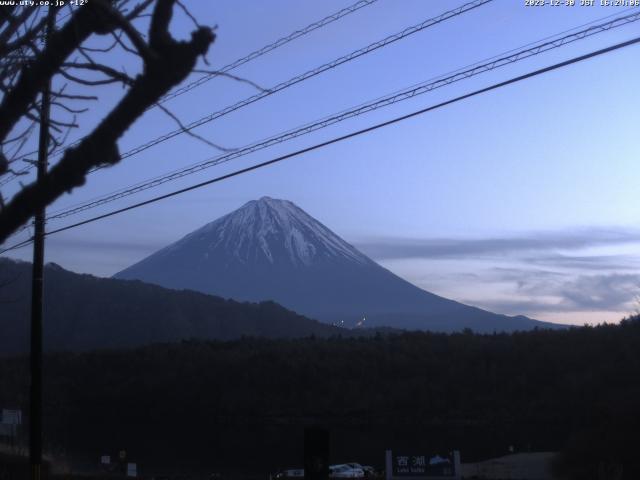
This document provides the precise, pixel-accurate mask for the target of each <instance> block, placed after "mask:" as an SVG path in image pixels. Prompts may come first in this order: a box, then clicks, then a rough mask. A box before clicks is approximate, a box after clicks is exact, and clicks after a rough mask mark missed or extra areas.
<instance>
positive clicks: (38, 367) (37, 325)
mask: <svg viewBox="0 0 640 480" xmlns="http://www.w3.org/2000/svg"><path fill="white" fill-rule="evenodd" d="M47 15H48V18H47V20H48V21H47V29H46V33H45V48H46V46H48V44H49V37H50V35H51V32H52V31H53V28H54V26H55V18H56V16H55V10H54V7H49V10H48V12H47ZM50 110H51V78H50V77H49V79H48V80H47V82H46V83H45V85H44V87H43V88H42V102H41V108H40V132H39V138H38V164H37V165H38V177H37V182H41V181H42V179H43V178H44V176H45V174H46V172H47V163H48V151H49V115H50ZM44 219H45V208H44V207H42V208H41V209H39V210H38V212H37V213H36V214H35V217H34V234H33V275H32V281H31V357H30V370H31V389H30V392H29V393H30V399H29V400H30V404H29V410H30V412H29V463H30V465H31V480H41V473H42V294H43V286H44V285H43V284H44Z"/></svg>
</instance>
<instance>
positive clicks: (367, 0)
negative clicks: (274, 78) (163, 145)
mask: <svg viewBox="0 0 640 480" xmlns="http://www.w3.org/2000/svg"><path fill="white" fill-rule="evenodd" d="M377 1H378V0H360V1H359V2H356V3H354V4H353V5H351V6H349V7H347V8H343V9H342V10H340V11H338V12H336V13H334V14H332V15H328V16H326V17H324V18H323V19H322V20H318V21H317V22H313V23H311V24H309V25H307V26H306V27H304V28H302V29H300V30H296V31H295V32H293V33H291V34H289V35H287V36H286V37H282V38H280V39H278V40H276V41H275V42H273V43H270V44H269V45H266V46H264V47H262V48H260V49H258V50H256V51H254V52H251V53H250V54H248V55H246V56H244V57H242V58H239V59H238V60H235V61H234V62H231V63H229V64H228V65H225V66H224V67H222V68H221V69H220V70H218V71H217V72H212V73H210V74H209V75H206V76H204V77H201V78H199V79H198V80H195V81H194V82H191V83H189V84H187V85H185V86H183V87H180V88H178V89H177V90H175V91H174V92H170V93H168V94H166V95H165V96H164V97H162V98H161V99H160V100H159V101H158V103H164V102H166V101H168V100H171V99H173V98H176V97H179V96H180V95H182V94H184V93H187V92H189V91H191V90H193V89H194V88H196V87H199V86H200V85H203V84H204V83H206V82H208V81H209V80H211V79H213V78H215V77H217V76H219V75H221V74H224V73H226V72H229V71H231V70H234V69H235V68H238V67H239V66H241V65H244V64H245V63H247V62H250V61H251V60H254V59H256V58H258V57H261V56H262V55H265V54H266V53H269V52H271V51H272V50H275V49H276V48H279V47H281V46H283V45H286V44H287V43H289V42H291V41H293V40H295V39H297V38H300V37H302V36H304V35H306V34H308V33H310V32H313V31H314V30H317V29H318V28H321V27H324V26H325V25H329V24H330V23H333V22H335V21H336V20H339V19H340V18H342V17H344V16H346V15H349V14H351V13H353V12H355V11H357V10H360V9H361V8H363V7H367V6H369V5H371V4H372V3H374V2H377Z"/></svg>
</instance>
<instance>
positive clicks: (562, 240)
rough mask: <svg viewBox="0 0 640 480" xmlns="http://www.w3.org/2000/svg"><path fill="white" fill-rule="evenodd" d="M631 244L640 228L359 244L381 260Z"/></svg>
mask: <svg viewBox="0 0 640 480" xmlns="http://www.w3.org/2000/svg"><path fill="white" fill-rule="evenodd" d="M631 243H640V231H638V230H635V229H622V228H610V229H595V228H583V229H575V230H568V231H559V232H532V233H530V234H527V235H520V236H514V237H502V238H500V237H492V238H478V239H459V238H435V239H433V238H432V239H407V238H397V237H395V238H394V237H388V238H376V239H370V240H365V241H362V242H358V243H357V247H358V248H360V249H361V250H362V251H364V252H365V253H367V254H368V255H370V256H372V257H373V258H376V259H379V260H389V259H402V258H425V259H455V258H460V259H462V258H469V257H479V256H484V257H490V256H495V255H505V254H525V253H531V252H549V251H558V250H579V249H584V248H589V247H599V246H611V245H623V244H631ZM534 260H535V259H534Z"/></svg>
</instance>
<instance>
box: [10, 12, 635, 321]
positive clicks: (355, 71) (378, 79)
mask: <svg viewBox="0 0 640 480" xmlns="http://www.w3.org/2000/svg"><path fill="white" fill-rule="evenodd" d="M351 3H353V2H350V1H334V0H325V1H322V2H311V1H307V2H300V1H294V0H287V1H285V0H278V1H270V2H263V1H258V0H256V1H244V0H218V1H216V2H200V1H187V2H186V4H188V5H189V6H190V8H191V9H192V11H193V13H194V14H195V16H196V17H197V18H198V21H199V22H200V23H203V24H209V25H214V24H215V25H218V29H217V34H218V38H217V40H216V43H215V44H214V45H213V47H212V49H211V50H210V53H209V56H208V59H209V62H210V67H207V68H212V69H216V68H218V67H221V66H223V65H225V64H227V63H229V62H230V61H233V60H235V59H236V58H239V57H241V56H243V55H245V54H247V53H249V52H251V51H253V50H256V49H257V48H260V47H261V46H263V45H265V44H267V43H270V42H271V41H273V40H276V39H277V38H280V37H282V36H284V35H286V34H288V33H290V32H292V31H294V30H296V29H298V28H301V27H304V26H306V25H307V24H309V23H311V22H313V21H316V20H318V19H320V18H322V17H324V16H326V15H328V14H330V13H333V12H335V11H337V10H339V9H341V8H344V7H346V6H347V5H350V4H351ZM462 3H464V2H462V1H460V2H458V1H453V0H446V1H445V0H432V1H423V0H403V1H402V2H397V1H392V0H379V1H378V2H376V3H375V4H373V5H371V6H369V7H367V8H363V9H362V10H360V11H359V12H357V13H354V14H352V15H349V16H348V17H346V18H344V19H341V20H339V21H337V22H334V23H333V24H331V25H329V26H327V27H325V28H322V29H319V30H318V31H316V32H314V33H312V34H310V35H308V36H305V37H303V38H301V39H298V40H296V41H294V42H292V43H290V44H288V45H286V46H285V47H282V48H280V49H278V50H276V51H274V52H271V53H269V54H267V55H265V56H264V57H261V58H259V59H257V60H255V61H253V62H251V63H249V64H247V65H244V66H242V67H241V68H239V69H238V70H236V71H234V73H235V74H237V75H240V76H242V77H245V78H248V79H251V80H252V81H255V82H256V83H258V84H260V85H262V86H264V87H267V88H268V87H270V86H273V85H275V84H277V83H279V82H281V81H283V80H287V79H288V78H290V77H292V76H294V75H296V74H299V73H302V72H304V71H307V70H309V69H311V68H314V67H316V66H318V65H320V64H322V63H325V62H328V61H331V60H333V59H335V58H337V57H339V56H341V55H344V54H346V53H349V52H350V51H352V50H355V49H357V48H360V47H362V46H364V45H366V44H368V43H371V42H373V41H376V40H379V39H381V38H384V37H386V36H387V35H390V34H393V33H396V32H397V31H400V30H402V29H403V28H405V27H406V26H409V25H413V24H416V23H419V22H421V21H423V20H425V19H427V18H429V17H432V16H435V15H438V14H440V13H442V12H444V11H445V10H449V9H451V8H454V7H457V6H459V5H461V4H462ZM578 3H579V2H578ZM625 12H626V10H625V9H624V8H621V7H600V6H594V7H582V6H580V5H576V6H574V7H564V6H563V7H552V6H545V7H525V6H524V1H519V0H517V1H516V0H495V1H494V2H491V3H489V4H487V5H485V6H482V7H480V8H477V9H476V10H474V11H471V12H469V13H466V14H464V15H462V16H460V17H458V18H455V19H452V20H449V21H447V22H444V23H442V24H440V25H437V26H434V27H432V28H429V29H427V30H425V31H423V32H420V33H417V34H415V35H413V36H411V37H409V38H406V39H404V40H401V41H399V42H396V43H395V44H393V45H390V46H388V47H385V48H383V49H381V50H379V51H376V52H373V53H371V54H369V55H367V56H365V57H363V58H360V59H357V60H355V61H353V62H350V63H349V64H346V65H342V66H340V67H338V68H336V69H334V70H332V71H330V72H327V73H324V74H322V75H320V76H318V77H316V78H313V79H311V80H308V81H305V82H303V83H301V84H299V85H297V86H294V87H292V88H290V89H288V90H286V91H283V92H280V93H278V94H275V95H273V96H271V97H269V98H267V99H265V100H262V101H260V102H257V103H255V104H253V105H251V106H249V107H247V108H244V109H242V110H240V111H238V112H234V113H232V114H230V115H228V116H226V117H225V118H222V119H220V120H218V121H216V122H213V123H211V124H208V125H205V126H203V127H201V128H199V129H198V130H197V133H199V134H201V135H203V136H205V137H206V138H208V139H210V140H211V141H214V142H216V143H219V144H221V145H224V146H225V147H230V148H233V147H240V146H243V145H245V144H248V143H251V142H253V141H255V140H258V139H262V138H264V137H267V136H270V135H273V134H276V133H278V132H281V131H284V130H287V129H290V128H293V127H296V126H298V125H301V124H304V123H306V122H309V121H313V120H316V119H318V118H321V117H323V116H326V115H329V114H332V113H335V112H338V111H341V110H344V109H346V108H349V107H351V106H355V105H357V104H360V103H362V102H365V101H368V100H371V99H374V98H377V97H379V96H382V95H385V94H388V93H391V92H393V91H396V90H399V89H401V88H404V87H407V86H409V85H412V84H415V83H418V82H422V81H425V80H427V79H430V78H432V77H435V76H439V75H441V74H444V73H447V72H450V71H452V70H455V69H458V68H460V67H464V66H466V65H469V64H472V63H475V62H477V61H480V60H483V59H486V58H488V57H492V56H494V55H497V54H500V53H502V52H505V51H508V50H511V49H514V48H517V47H520V46H523V45H525V44H528V43H530V42H534V41H537V40H540V39H542V38H545V37H548V36H550V35H555V34H557V33H559V32H562V31H565V30H568V29H572V28H574V27H577V26H579V25H583V24H585V23H588V22H591V21H594V20H596V19H599V18H602V17H605V16H609V15H616V14H618V15H622V14H623V13H625ZM626 13H628V12H626ZM612 18H613V17H612ZM639 25H640V22H638V23H634V24H631V25H628V26H626V27H622V28H619V29H616V30H615V31H611V32H607V33H604V34H600V35H597V36H594V37H592V38H590V39H587V40H584V41H581V42H577V43H576V44H573V45H569V46H566V47H563V48H561V49H558V50H556V51H553V52H549V53H546V54H544V55H540V56H538V57H534V58H531V59H528V60H525V61H522V62H519V63H518V64H514V65H511V66H508V67H505V68H501V69H499V70H497V71H494V72H491V73H487V74H483V75H479V76H477V77H474V78H472V79H469V80H465V81H462V82H459V83H457V84H454V85H451V86H448V87H445V88H442V89H439V90H436V91H433V92H431V93H429V94H426V95H423V96H421V97H417V98H415V99H412V100H410V101H407V102H403V103H401V104H398V105H395V106H392V107H390V108H386V109H382V110H379V111H376V112H373V113H371V114H368V115H364V116H362V117H359V118H357V119H353V120H349V121H347V122H344V123H341V124H339V125H335V126H332V127H329V128H327V129H325V130H322V131H320V132H316V133H314V134H311V135H308V136H305V137H303V138H301V139H298V140H295V141H292V142H288V143H286V144H284V145H280V146H277V147H274V148H270V149H268V150H264V151H262V152H259V153H255V154H252V155H250V156H247V157H243V158H242V159H238V160H234V161H233V162H230V163H229V164H226V165H221V166H218V167H214V168H211V169H209V170H205V171H204V172H202V173H199V174H196V175H192V176H189V177H186V178H184V179H182V180H180V181H177V182H172V183H170V184H169V185H166V186H164V187H161V188H158V189H156V190H151V191H149V192H146V193H144V194H141V195H136V196H132V197H129V198H127V199H126V200H123V201H120V202H114V203H111V204H109V205H108V206H107V207H103V208H98V209H95V210H92V211H91V212H88V213H87V214H86V215H85V216H84V217H83V216H82V215H79V216H77V217H73V219H74V220H81V219H82V218H86V217H89V216H93V215H95V214H98V213H103V212H106V211H108V210H110V209H112V208H115V207H120V206H125V205H128V204H129V203H131V202H133V201H139V200H142V199H145V198H149V197H150V196H152V195H156V194H159V193H163V192H166V191H169V190H173V189H175V188H179V187H181V186H186V185H189V184H192V183H197V182H199V181H203V180H205V179H208V178H211V177H213V176H217V175H220V174H222V173H226V172H229V171H231V170H235V169H237V168H240V167H244V166H248V165H251V164H254V163H257V162H260V161H264V160H267V159H269V158H272V157H274V156H276V155H279V154H283V153H286V152H289V151H292V150H295V149H297V148H301V147H304V146H307V145H311V144H313V143H316V142H319V141H322V140H326V139H328V138H331V137H333V136H337V135H340V134H344V133H347V132H349V131H352V130H356V129H358V128H363V127H366V126H368V125H371V124H373V123H376V122H379V121H383V120H386V119H389V118H391V117H393V116H396V115H400V114H403V113H407V112H410V111H413V110H417V109H419V108H424V107H425V106H428V105H431V104H434V103H438V102H439V101H443V100H446V99H448V98H452V97H454V96H456V95H460V94H463V93H466V92H469V91H471V90H475V89H477V88H481V87H484V86H487V85H489V84H491V83H494V82H496V81H500V80H503V79H506V78H510V77H512V76H516V75H518V74H522V73H524V72H527V71H530V70H534V69H536V68H540V67H542V66H545V65H548V64H551V63H554V62H557V61H561V60H564V59H567V58H570V57H573V56H576V55H580V54H583V53H586V52H589V51H591V50H595V49H597V48H601V47H604V46H608V45H611V44H614V43H616V42H619V41H622V40H626V39H629V38H631V37H633V36H635V35H637V34H638V32H640V28H638V26H639ZM192 28H193V25H192V24H191V23H190V21H189V20H188V19H187V18H186V17H184V16H183V15H180V14H179V13H176V18H175V20H174V31H175V32H176V34H178V35H187V33H188V31H190V30H191V29H192ZM639 53H640V47H638V46H636V47H630V48H628V49H625V50H622V51H618V52H614V53H612V54H609V55H606V56H603V57H600V58H596V59H592V60H589V61H587V62H585V63H581V64H578V65H573V66H570V67H568V68H565V69H562V70H560V71H557V72H552V73H549V74H546V75H543V76H540V77H536V78H534V79H530V80H527V81H525V82H522V83H519V84H516V85H511V86H508V87H505V88H502V89H499V90H497V91H493V92H490V93H487V94H485V95H482V96H480V97H475V98H473V99H469V100H466V101H464V102H460V103H457V104H454V105H451V106H449V107H446V108H444V109H441V110H438V111H434V112H431V113H429V114H427V115H424V116H421V117H419V118H415V119H411V120H408V121H406V122H403V123H401V124H397V125H394V126H391V127H388V128H385V129H383V130H380V131H377V132H374V133H372V134H369V135H366V136H363V137H359V138H357V139H353V140H350V141H347V142H343V143H341V144H338V145H333V146H330V147H328V148H325V149H322V150H319V151H316V152H313V153H310V154H307V155H304V156H302V157H298V158H296V159H292V160H289V161H287V162H285V163H283V164H279V165H277V166H273V167H269V168H266V169H262V170H260V171H256V172H253V173H250V174H247V175H243V176H241V177H237V178H235V179H232V180H229V181H226V182H224V183H220V184H217V185H214V186H211V187H208V188H205V189H201V190H198V191H194V192H190V193H188V194H185V195H182V196H180V197H177V198H173V199H172V200H169V201H164V202H160V203H157V204H155V205H152V206H149V207H146V208H143V209H140V210H137V211H132V212H129V213H127V214H124V215H119V216H117V217H113V218H111V219H108V220H105V221H102V222H99V223H95V224H91V225H88V226H85V227H81V228H78V229H74V230H71V231H69V232H65V233H63V234H59V235H56V236H52V237H50V239H49V241H48V244H47V261H54V262H57V263H60V264H61V265H63V266H65V267H67V268H70V269H72V270H75V271H79V272H88V273H93V274H96V275H111V274H113V273H115V272H117V271H119V270H121V269H122V268H124V267H126V266H128V265H130V264H131V263H133V262H135V261H137V260H139V259H141V258H143V257H144V256H146V255H148V254H150V253H152V252H153V251H155V250H156V249H158V248H159V247H161V246H164V245H166V244H168V243H170V242H172V241H174V240H176V239H178V238H181V237H182V236H183V235H184V234H186V233H188V232H190V231H192V230H194V229H196V228H198V227H199V226H201V225H202V224H204V223H207V222H209V221H211V220H213V219H215V218H217V217H219V216H220V215H223V214H225V213H227V212H229V211H230V210H233V209H235V208H237V207H239V206H240V205H242V204H243V203H245V202H246V201H248V200H251V199H255V198H259V197H261V196H263V195H269V196H272V197H276V198H286V199H289V200H292V201H294V202H295V203H296V204H298V205H299V206H300V207H302V208H303V209H305V210H306V211H307V212H308V213H310V214H311V215H313V216H314V217H316V218H318V219H319V220H320V221H322V222H323V223H325V224H326V225H327V226H328V227H329V228H331V229H332V230H334V231H335V232H336V233H338V234H339V235H341V236H342V237H343V238H345V239H346V240H347V241H349V242H351V243H353V244H354V245H356V246H358V247H359V248H361V249H362V250H363V251H364V252H365V253H367V254H369V255H370V256H371V257H372V258H374V259H375V260H377V261H379V262H380V263H381V264H382V265H384V266H385V267H387V268H389V269H391V270H392V271H393V272H395V273H397V274H398V275H400V276H402V277H404V278H406V279H408V280H409V281H411V282H413V283H415V284H416V285H418V286H420V287H422V288H425V289H428V290H430V291H433V292H434V293H437V294H440V295H443V296H446V297H450V298H453V299H456V300H460V301H464V302H467V303H470V304H474V305H478V306H481V307H484V308H488V309H490V310H493V311H496V312H500V313H507V314H526V315H529V316H531V317H534V318H539V319H542V320H551V321H557V322H566V323H576V324H583V323H596V322H601V321H617V320H619V319H620V318H621V317H622V316H624V315H627V314H629V313H631V312H633V311H634V309H635V307H636V303H635V302H636V300H635V299H636V296H637V295H638V293H640V255H639V252H640V221H639V216H638V205H639V202H638V200H639V198H638V196H639V195H638V188H637V183H638V180H637V179H638V178H640V164H639V162H638V156H639V155H638V154H639V153H640V143H639V142H638V128H639V127H640V121H639V120H640V113H639V112H640V96H639V95H638V91H637V81H636V79H637V78H638V74H639V73H640V64H639V63H638V60H637V59H638V54H639ZM122 62H123V64H124V65H125V66H126V67H127V69H128V70H129V71H135V68H136V64H135V62H131V61H130V60H126V59H125V60H122ZM127 62H130V63H127ZM194 78H195V77H194ZM253 93H255V89H253V88H252V87H251V86H249V85H246V84H242V83H238V82H234V81H232V80H230V79H225V78H217V79H215V80H212V81H210V82H208V83H206V84H205V85H204V86H202V87H200V88H198V89H196V90H194V91H193V92H190V93H189V94H186V95H183V96H181V97H179V98H178V99H175V100H172V101H171V102H169V103H168V104H167V106H168V107H170V108H171V110H172V111H173V112H174V113H175V114H177V115H178V116H179V117H180V118H181V119H182V120H183V121H184V122H189V121H192V120H195V119H197V118H200V117H201V116H203V115H206V114H207V113H209V112H212V111H214V110H218V109H220V108H223V107H225V106H227V105H229V104H232V103H235V102H236V101H238V100H240V99H243V98H245V97H247V96H249V95H252V94H253ZM120 95H121V90H120V89H119V88H109V89H105V90H104V91H103V93H102V98H101V101H100V103H99V104H98V105H97V106H95V107H94V108H93V110H92V112H90V113H88V114H86V115H85V117H83V119H82V120H83V123H82V128H81V129H80V130H79V131H77V132H75V133H74V134H72V138H77V137H79V136H81V135H82V133H83V131H87V130H88V129H89V128H90V127H91V125H93V124H95V122H96V121H97V120H99V118H100V114H101V113H102V112H104V111H106V110H105V109H108V108H109V106H111V105H113V102H114V101H115V100H116V99H117V98H118V97H119V96H120ZM174 128H175V124H173V123H172V121H171V119H169V118H168V117H167V116H166V115H164V114H163V113H162V112H159V111H157V110H155V111H151V112H148V113H147V114H145V116H144V117H143V118H142V119H140V121H139V122H138V123H137V124H136V125H135V127H134V128H132V129H131V131H130V132H128V133H127V135H126V137H125V138H123V139H122V142H121V144H120V146H121V150H122V151H126V150H128V149H130V148H132V147H134V146H136V145H138V144H140V143H143V142H145V141H147V140H149V139H151V138H154V137H156V136H158V135H161V134H163V133H165V132H167V131H169V130H172V129H174ZM216 153H217V152H216V151H214V150H213V149H212V148H211V147H210V146H208V145H206V144H204V143H202V142H198V141H196V140H194V139H193V138H189V137H187V136H186V135H182V136H180V137H178V138H176V139H173V140H171V141H168V142H164V143H163V144H161V145H159V146H156V147H154V148H151V149H148V150H146V151H145V152H143V153H141V154H140V155H136V156H134V157H131V158H128V159H126V160H124V161H123V162H122V164H120V165H118V166H116V167H114V168H111V169H105V170H102V171H100V172H99V173H97V174H95V175H92V176H91V177H90V178H89V180H88V182H87V184H86V185H85V186H84V187H83V188H81V189H78V190H77V191H74V192H73V193H72V194H70V195H68V196H66V197H64V198H62V199H60V200H59V201H58V202H57V203H56V204H55V205H54V206H52V208H51V210H52V211H53V210H56V209H60V208H64V207H67V206H69V205H72V204H75V203H78V202H82V201H84V200H86V199H89V198H93V197H95V196H98V195H101V194H104V193H109V192H111V191H112V190H114V189H117V188H120V187H122V186H126V185H129V184H133V183H136V182H139V181H142V180H144V179H147V178H150V177H154V176H157V175H160V174H162V173H165V172H169V171H172V170H175V169H177V168H180V167H181V166H185V165H189V164H192V163H195V162H197V161H200V160H203V159H205V158H207V157H210V156H212V155H215V154H216ZM7 192H9V193H10V191H8V190H7ZM65 224H66V222H65V221H60V222H56V223H55V224H54V223H51V225H50V228H54V227H58V226H63V225H65ZM12 256H15V257H17V258H24V259H28V258H29V256H30V252H29V250H28V249H24V250H21V251H17V252H14V253H12Z"/></svg>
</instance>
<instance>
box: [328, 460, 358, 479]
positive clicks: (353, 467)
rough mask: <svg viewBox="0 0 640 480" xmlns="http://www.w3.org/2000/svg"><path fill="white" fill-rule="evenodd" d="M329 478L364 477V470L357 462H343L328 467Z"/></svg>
mask: <svg viewBox="0 0 640 480" xmlns="http://www.w3.org/2000/svg"><path fill="white" fill-rule="evenodd" d="M329 477H330V478H364V470H363V469H362V466H361V465H360V464H358V463H343V464H341V465H331V466H330V467H329Z"/></svg>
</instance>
